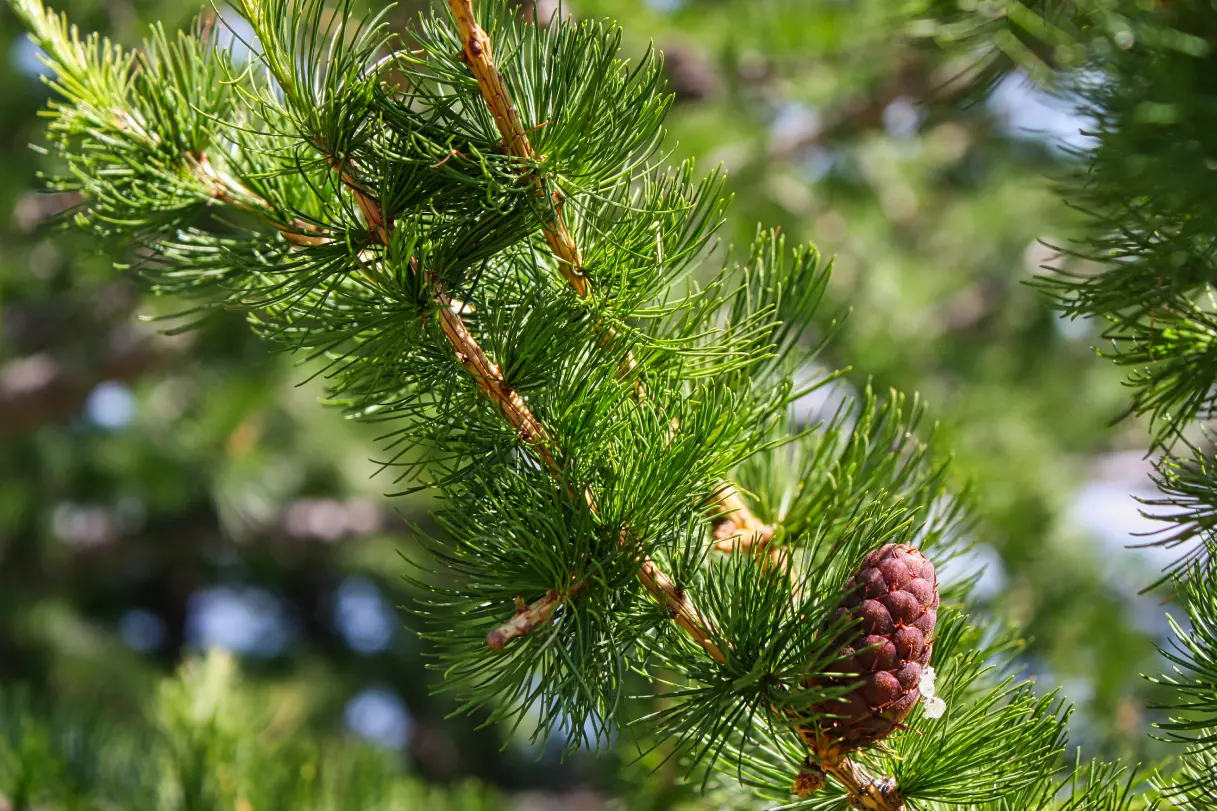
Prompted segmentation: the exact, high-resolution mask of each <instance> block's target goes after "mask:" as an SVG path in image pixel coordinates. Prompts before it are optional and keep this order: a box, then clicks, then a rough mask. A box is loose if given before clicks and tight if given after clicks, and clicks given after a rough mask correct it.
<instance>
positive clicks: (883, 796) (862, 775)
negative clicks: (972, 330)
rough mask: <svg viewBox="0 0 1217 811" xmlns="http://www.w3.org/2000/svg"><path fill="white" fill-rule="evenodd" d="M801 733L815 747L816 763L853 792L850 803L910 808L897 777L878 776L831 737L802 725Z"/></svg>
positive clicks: (876, 809) (900, 810)
mask: <svg viewBox="0 0 1217 811" xmlns="http://www.w3.org/2000/svg"><path fill="white" fill-rule="evenodd" d="M799 735H800V737H802V738H803V741H804V743H806V744H807V746H808V748H810V749H811V752H812V759H813V760H814V765H815V766H816V767H818V768H819V769H820V770H821V771H823V772H824V773H825V774H827V775H828V776H830V777H832V778H833V779H834V780H836V781H837V782H838V783H839V784H840V785H841V787H842V788H844V789H845V790H846V792H848V793H849V803H850V805H851V806H852V807H854V808H863V809H866V811H908V805H907V804H905V802H904V798H903V797H902V796H901V795H900V789H899V787H898V786H897V785H896V780H895V778H892V777H875V776H874V775H872V774H870V773H869V772H868V771H866V769H865V768H863V767H862V766H861V765H859V764H858V763H856V762H854V761H853V760H850V758H849V756H848V754H847V751H848V750H846V749H845V748H844V747H842V745H841V744H840V743H839V742H838V741H835V740H833V739H831V738H825V737H823V736H821V735H817V734H816V733H815V732H814V731H813V730H811V729H808V728H807V727H803V726H801V727H799Z"/></svg>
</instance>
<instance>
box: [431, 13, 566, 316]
mask: <svg viewBox="0 0 1217 811" xmlns="http://www.w3.org/2000/svg"><path fill="white" fill-rule="evenodd" d="M448 6H449V7H450V8H451V9H452V16H453V17H454V18H455V20H456V25H457V29H458V31H459V32H460V37H461V43H462V49H463V50H462V53H463V55H464V59H465V62H466V64H468V65H469V70H470V71H472V73H473V75H474V77H475V78H476V79H477V83H478V88H479V90H480V91H481V94H482V98H483V99H485V100H486V106H487V107H489V108H490V115H491V116H492V117H493V118H494V123H495V126H496V127H497V128H498V130H499V135H500V136H501V137H502V139H503V149H504V151H506V153H507V154H508V155H511V156H513V157H516V158H519V159H521V160H525V161H534V160H536V153H534V152H533V148H532V143H531V142H530V141H529V140H528V133H527V132H526V131H525V130H524V124H523V123H522V122H521V121H520V114H519V111H518V110H517V109H516V105H515V102H514V101H513V100H512V97H511V91H510V90H509V89H508V88H507V82H506V81H504V79H503V74H501V73H500V72H499V69H498V67H497V66H496V65H495V64H494V52H493V50H492V46H491V42H490V36H489V35H488V34H487V33H486V31H485V30H484V29H483V28H482V26H481V25H479V24H478V21H477V17H476V16H475V15H474V13H473V0H448ZM531 175H532V184H533V186H534V188H535V189H536V191H537V196H538V197H540V198H542V199H543V200H545V201H546V202H547V205H546V208H547V209H548V214H547V216H546V217H545V218H544V219H543V220H542V222H541V229H542V231H543V232H544V234H545V241H546V243H547V244H548V245H549V249H550V251H552V252H553V254H554V256H555V257H556V258H557V260H558V268H559V270H560V271H561V272H562V275H563V276H564V277H565V278H566V280H567V282H569V283H570V286H571V287H572V288H574V290H575V292H576V293H578V294H579V297H580V298H585V297H586V296H587V294H588V292H589V291H588V284H587V277H586V276H584V275H583V255H582V253H581V252H580V251H579V246H578V245H577V244H576V243H575V239H574V237H572V236H571V233H570V229H569V228H568V227H567V225H566V219H565V217H564V216H563V214H562V205H563V201H562V193H561V192H560V191H558V190H557V189H555V190H553V191H552V192H551V191H550V190H549V189H548V188H547V186H546V183H545V179H544V178H543V177H542V176H541V175H540V174H539V173H537V172H532V173H531Z"/></svg>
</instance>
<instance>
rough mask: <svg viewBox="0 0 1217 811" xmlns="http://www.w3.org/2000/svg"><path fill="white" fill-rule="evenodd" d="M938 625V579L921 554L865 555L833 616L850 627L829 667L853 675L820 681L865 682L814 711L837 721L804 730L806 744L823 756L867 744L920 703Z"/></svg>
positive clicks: (904, 549)
mask: <svg viewBox="0 0 1217 811" xmlns="http://www.w3.org/2000/svg"><path fill="white" fill-rule="evenodd" d="M854 620H856V622H852V621H854ZM937 620H938V579H937V577H936V576H935V574H934V564H932V563H930V561H929V559H928V558H926V556H925V555H923V554H921V550H919V549H917V548H915V547H912V546H909V545H908V544H888V545H887V546H884V547H882V548H880V549H876V550H875V551H874V552H871V553H870V554H869V555H867V556H866V558H865V560H863V561H862V566H861V567H860V568H859V569H858V572H857V574H855V575H854V576H853V577H851V578H850V579H849V580H848V581H846V583H845V597H844V598H843V599H842V600H841V605H840V606H839V607H838V608H837V610H836V611H835V612H834V614H833V619H832V622H834V623H835V622H838V621H840V622H850V623H851V624H850V627H849V628H848V630H846V631H845V632H844V634H845V639H844V640H843V641H842V643H841V647H840V649H839V650H840V654H841V660H840V661H839V662H837V663H835V664H834V665H833V666H832V670H833V671H834V672H835V671H840V672H841V673H843V674H854V675H849V676H846V675H842V676H833V677H826V678H822V679H819V680H817V683H818V684H820V685H821V686H831V685H848V684H855V683H857V682H858V681H859V680H860V681H861V684H859V685H858V687H857V688H856V689H854V690H853V692H850V693H846V694H845V695H843V696H840V697H839V698H835V699H829V700H827V701H823V702H821V703H819V704H817V705H814V706H813V707H812V708H811V710H812V711H813V712H816V713H829V714H832V715H835V716H840V717H837V718H820V719H817V720H816V721H814V722H813V724H812V727H813V728H811V729H807V730H804V734H805V736H806V737H808V738H809V743H812V745H813V747H814V748H816V749H817V750H819V751H821V752H823V751H827V750H828V749H832V750H835V751H837V752H839V753H844V752H847V751H849V750H851V749H856V748H858V747H862V746H870V745H872V744H874V743H876V742H878V741H880V740H882V739H883V738H885V737H887V735H888V734H889V733H891V731H892V730H893V729H895V728H896V727H898V726H899V725H900V722H902V721H903V720H904V719H905V718H906V717H908V714H909V713H910V712H911V711H912V709H913V707H914V706H915V705H916V704H917V701H918V699H920V698H921V691H920V689H919V687H918V685H919V684H920V682H921V672H922V669H923V668H925V667H926V666H927V665H928V664H929V662H930V648H931V647H932V644H933V633H934V623H935V622H936V621H937ZM830 624H831V623H830ZM811 684H812V682H809V683H808V686H811Z"/></svg>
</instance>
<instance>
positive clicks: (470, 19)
mask: <svg viewBox="0 0 1217 811" xmlns="http://www.w3.org/2000/svg"><path fill="white" fill-rule="evenodd" d="M448 5H449V7H450V8H451V10H452V15H453V18H454V19H455V21H456V25H457V30H458V33H459V34H460V39H461V42H462V47H463V50H462V56H463V59H464V61H465V63H466V64H467V65H468V66H469V69H470V71H471V72H472V73H473V76H474V78H475V79H476V80H477V83H478V89H479V91H480V92H481V95H482V99H483V100H484V101H485V102H486V106H487V108H488V109H489V111H490V115H491V117H492V118H493V119H494V122H495V126H496V127H497V128H498V131H499V136H500V137H501V138H502V143H503V148H504V149H505V150H506V152H507V154H509V155H512V156H514V157H516V158H520V159H521V160H529V161H533V160H536V153H535V151H534V150H533V147H532V142H531V141H530V140H529V138H528V131H527V130H526V129H525V127H524V123H523V122H522V121H521V120H520V115H519V110H518V108H517V107H516V104H515V101H514V100H513V98H512V94H511V90H510V88H508V86H507V82H506V80H505V79H504V78H503V74H502V73H501V72H500V71H499V69H498V67H497V66H496V65H495V62H494V50H493V45H492V42H491V40H490V36H489V34H487V33H486V31H485V29H483V28H482V27H481V25H480V24H479V23H478V21H477V17H476V16H475V14H474V10H473V0H449V3H448ZM531 176H532V183H533V186H534V188H535V189H536V192H537V195H538V197H540V198H542V200H543V201H544V203H547V205H546V208H547V211H548V213H547V216H546V217H545V219H544V220H543V222H542V230H543V232H544V234H545V241H546V243H547V244H548V245H549V248H550V251H551V252H552V253H553V255H554V258H555V259H557V260H558V268H559V270H560V271H561V273H562V275H563V277H564V278H565V279H566V280H567V282H568V283H569V284H570V286H571V288H572V289H573V290H574V291H575V293H576V294H577V295H578V296H579V297H580V298H587V297H588V296H589V295H591V285H590V283H589V282H588V279H587V276H586V275H584V273H583V259H582V252H581V251H580V249H579V245H578V243H577V242H576V241H575V239H574V237H573V236H571V233H570V229H569V227H568V226H567V223H566V219H565V216H564V214H563V201H562V193H561V192H560V191H559V190H556V189H555V190H554V191H552V192H550V191H549V189H548V188H547V186H546V184H545V180H544V178H543V177H542V175H541V174H540V173H538V172H535V171H533V172H531ZM605 337H606V338H608V339H609V340H611V339H612V338H613V337H614V336H613V333H612V332H609V333H608V334H607V335H606V336H605ZM637 365H638V362H637V360H636V359H635V358H634V355H633V353H627V354H626V355H625V357H624V358H623V360H622V364H621V371H622V373H623V374H629V373H630V372H632V371H633V370H634V369H635V368H636V367H637ZM634 390H635V393H636V394H637V395H638V396H639V398H642V397H645V396H646V389H645V387H644V386H643V385H642V383H641V382H636V383H635V385H634ZM723 494H724V495H723V497H722V500H721V501H720V502H719V503H718V504H717V505H716V508H717V509H716V513H715V516H714V518H713V519H712V521H713V534H714V540H715V542H716V543H715V544H714V548H715V549H716V550H718V551H720V552H734V551H748V550H749V549H751V548H752V547H753V546H756V547H757V548H758V549H759V548H762V547H764V546H765V545H766V544H768V542H769V541H770V540H771V539H772V537H773V533H774V528H773V527H771V526H769V525H767V524H766V523H765V522H763V521H761V520H760V519H759V518H757V517H756V516H755V515H754V514H753V513H752V511H751V510H750V509H749V508H748V505H747V504H746V503H745V502H744V500H743V498H742V497H741V496H740V495H739V492H738V491H737V490H736V488H735V487H734V486H733V485H731V484H729V483H725V484H724V485H723Z"/></svg>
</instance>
